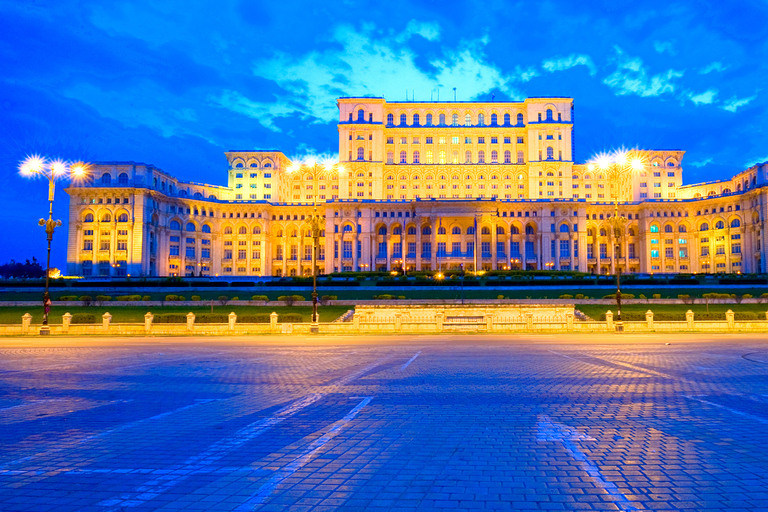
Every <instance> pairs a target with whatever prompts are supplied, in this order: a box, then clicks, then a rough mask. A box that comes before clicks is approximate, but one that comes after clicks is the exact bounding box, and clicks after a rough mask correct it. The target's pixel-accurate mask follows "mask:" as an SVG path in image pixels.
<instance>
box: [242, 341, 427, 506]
mask: <svg viewBox="0 0 768 512" xmlns="http://www.w3.org/2000/svg"><path fill="white" fill-rule="evenodd" d="M415 357H416V356H414V358H415ZM371 400H373V397H372V396H368V397H365V398H364V399H363V400H362V401H361V402H360V403H359V404H357V405H356V406H355V407H354V408H353V409H352V410H351V411H349V412H348V413H347V415H346V416H344V417H343V418H342V419H340V420H339V421H337V422H336V423H334V424H333V426H332V427H331V429H330V430H329V431H328V432H326V433H325V434H323V435H322V436H321V437H319V438H317V439H315V440H314V441H313V442H312V444H310V445H309V447H307V449H306V450H305V451H304V452H303V453H302V454H301V455H299V456H298V457H296V458H295V459H294V460H293V461H292V462H291V463H290V464H288V465H287V466H285V467H284V468H283V469H282V470H280V471H278V472H277V473H275V474H274V476H272V478H270V479H269V480H268V481H267V482H266V483H264V485H262V486H261V488H260V489H259V490H258V492H257V493H256V494H254V495H252V496H251V497H250V498H249V499H248V501H246V502H245V503H243V504H242V505H240V506H239V507H237V508H236V509H235V510H236V511H238V512H244V511H246V510H252V509H253V508H254V507H255V506H256V505H260V504H261V503H263V502H264V500H266V499H267V498H268V497H269V496H270V495H271V494H272V492H273V491H274V490H275V488H276V487H277V486H278V485H280V482H282V481H283V480H285V479H286V478H288V477H289V476H291V475H292V474H294V473H295V472H296V471H298V470H299V469H301V468H302V467H304V466H305V465H306V464H307V463H308V462H309V461H310V460H312V457H313V456H314V455H315V453H317V452H318V451H319V450H320V449H321V448H322V447H323V446H324V445H325V444H326V443H327V442H328V441H330V440H331V439H333V438H334V437H336V436H337V435H338V434H339V432H341V430H342V429H343V428H344V427H345V426H347V424H349V422H350V421H352V420H353V419H354V418H355V416H357V414H358V413H359V412H360V411H361V410H362V409H363V407H365V406H366V405H368V404H369V403H370V402H371Z"/></svg>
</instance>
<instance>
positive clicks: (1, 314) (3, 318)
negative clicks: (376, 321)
mask: <svg viewBox="0 0 768 512" xmlns="http://www.w3.org/2000/svg"><path fill="white" fill-rule="evenodd" d="M348 309H350V308H348V307H345V306H319V308H318V311H319V313H320V321H321V322H332V321H333V320H335V319H336V318H338V317H340V316H341V315H343V314H344V313H345V312H346V311H347V310H348ZM107 311H108V312H109V314H111V315H112V322H113V323H144V315H145V314H146V313H147V311H151V312H152V313H154V314H159V313H182V314H187V313H189V312H190V311H191V312H192V313H195V314H199V313H210V312H211V307H210V306H164V307H151V308H149V307H144V306H141V307H140V306H112V307H110V306H101V307H96V306H92V307H88V308H86V307H64V306H54V307H52V308H51V313H50V316H49V318H50V323H51V324H60V323H61V316H62V315H63V314H64V313H66V312H69V313H72V314H73V315H74V314H75V313H89V314H92V315H95V316H96V321H97V323H98V322H100V321H101V320H100V319H101V315H103V314H104V313H105V312H107ZM232 311H234V312H235V313H237V314H238V315H242V314H260V313H261V314H265V313H266V314H270V313H272V312H273V311H274V312H276V313H277V314H278V315H280V314H285V313H293V314H297V313H298V314H300V315H302V316H303V317H304V321H305V322H310V321H311V320H312V307H311V306H290V307H289V306H279V307H264V306H220V305H215V306H214V307H213V312H214V313H222V314H229V313H230V312H232ZM24 313H29V314H31V315H32V323H33V324H39V323H40V322H42V320H43V310H42V307H40V308H30V307H12V308H11V307H4V308H0V324H20V323H21V317H22V316H23V315H24Z"/></svg>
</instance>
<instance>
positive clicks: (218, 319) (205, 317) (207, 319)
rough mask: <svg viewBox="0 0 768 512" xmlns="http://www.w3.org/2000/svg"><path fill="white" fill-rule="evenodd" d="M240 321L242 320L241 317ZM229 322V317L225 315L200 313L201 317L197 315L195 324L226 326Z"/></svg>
mask: <svg viewBox="0 0 768 512" xmlns="http://www.w3.org/2000/svg"><path fill="white" fill-rule="evenodd" d="M238 320H240V318H239V317H238ZM228 322H229V317H228V315H226V314H225V313H200V314H199V315H195V323H200V324H226V323H228Z"/></svg>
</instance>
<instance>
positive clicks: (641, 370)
mask: <svg viewBox="0 0 768 512" xmlns="http://www.w3.org/2000/svg"><path fill="white" fill-rule="evenodd" d="M547 352H552V353H553V354H557V355H559V356H562V357H567V358H568V359H573V360H574V361H579V362H580V363H587V364H595V363H593V362H592V361H590V360H589V359H597V360H598V361H603V362H606V363H608V364H613V365H616V366H621V367H623V368H625V369H628V370H632V371H635V372H639V373H645V374H648V375H655V376H656V377H664V378H665V379H680V380H688V379H685V378H683V377H677V376H675V375H669V374H666V373H661V372H657V371H656V370H650V369H648V368H643V367H642V366H637V365H634V364H632V363H624V362H621V361H611V360H610V359H605V358H602V357H598V356H593V355H590V354H578V356H577V357H573V356H569V355H566V354H563V353H561V352H557V351H556V350H548V351H547Z"/></svg>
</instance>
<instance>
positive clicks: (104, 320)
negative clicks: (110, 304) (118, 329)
mask: <svg viewBox="0 0 768 512" xmlns="http://www.w3.org/2000/svg"><path fill="white" fill-rule="evenodd" d="M110 323H112V315H110V314H109V313H104V314H103V315H101V326H102V327H103V328H104V331H106V332H108V331H109V324H110Z"/></svg>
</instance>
